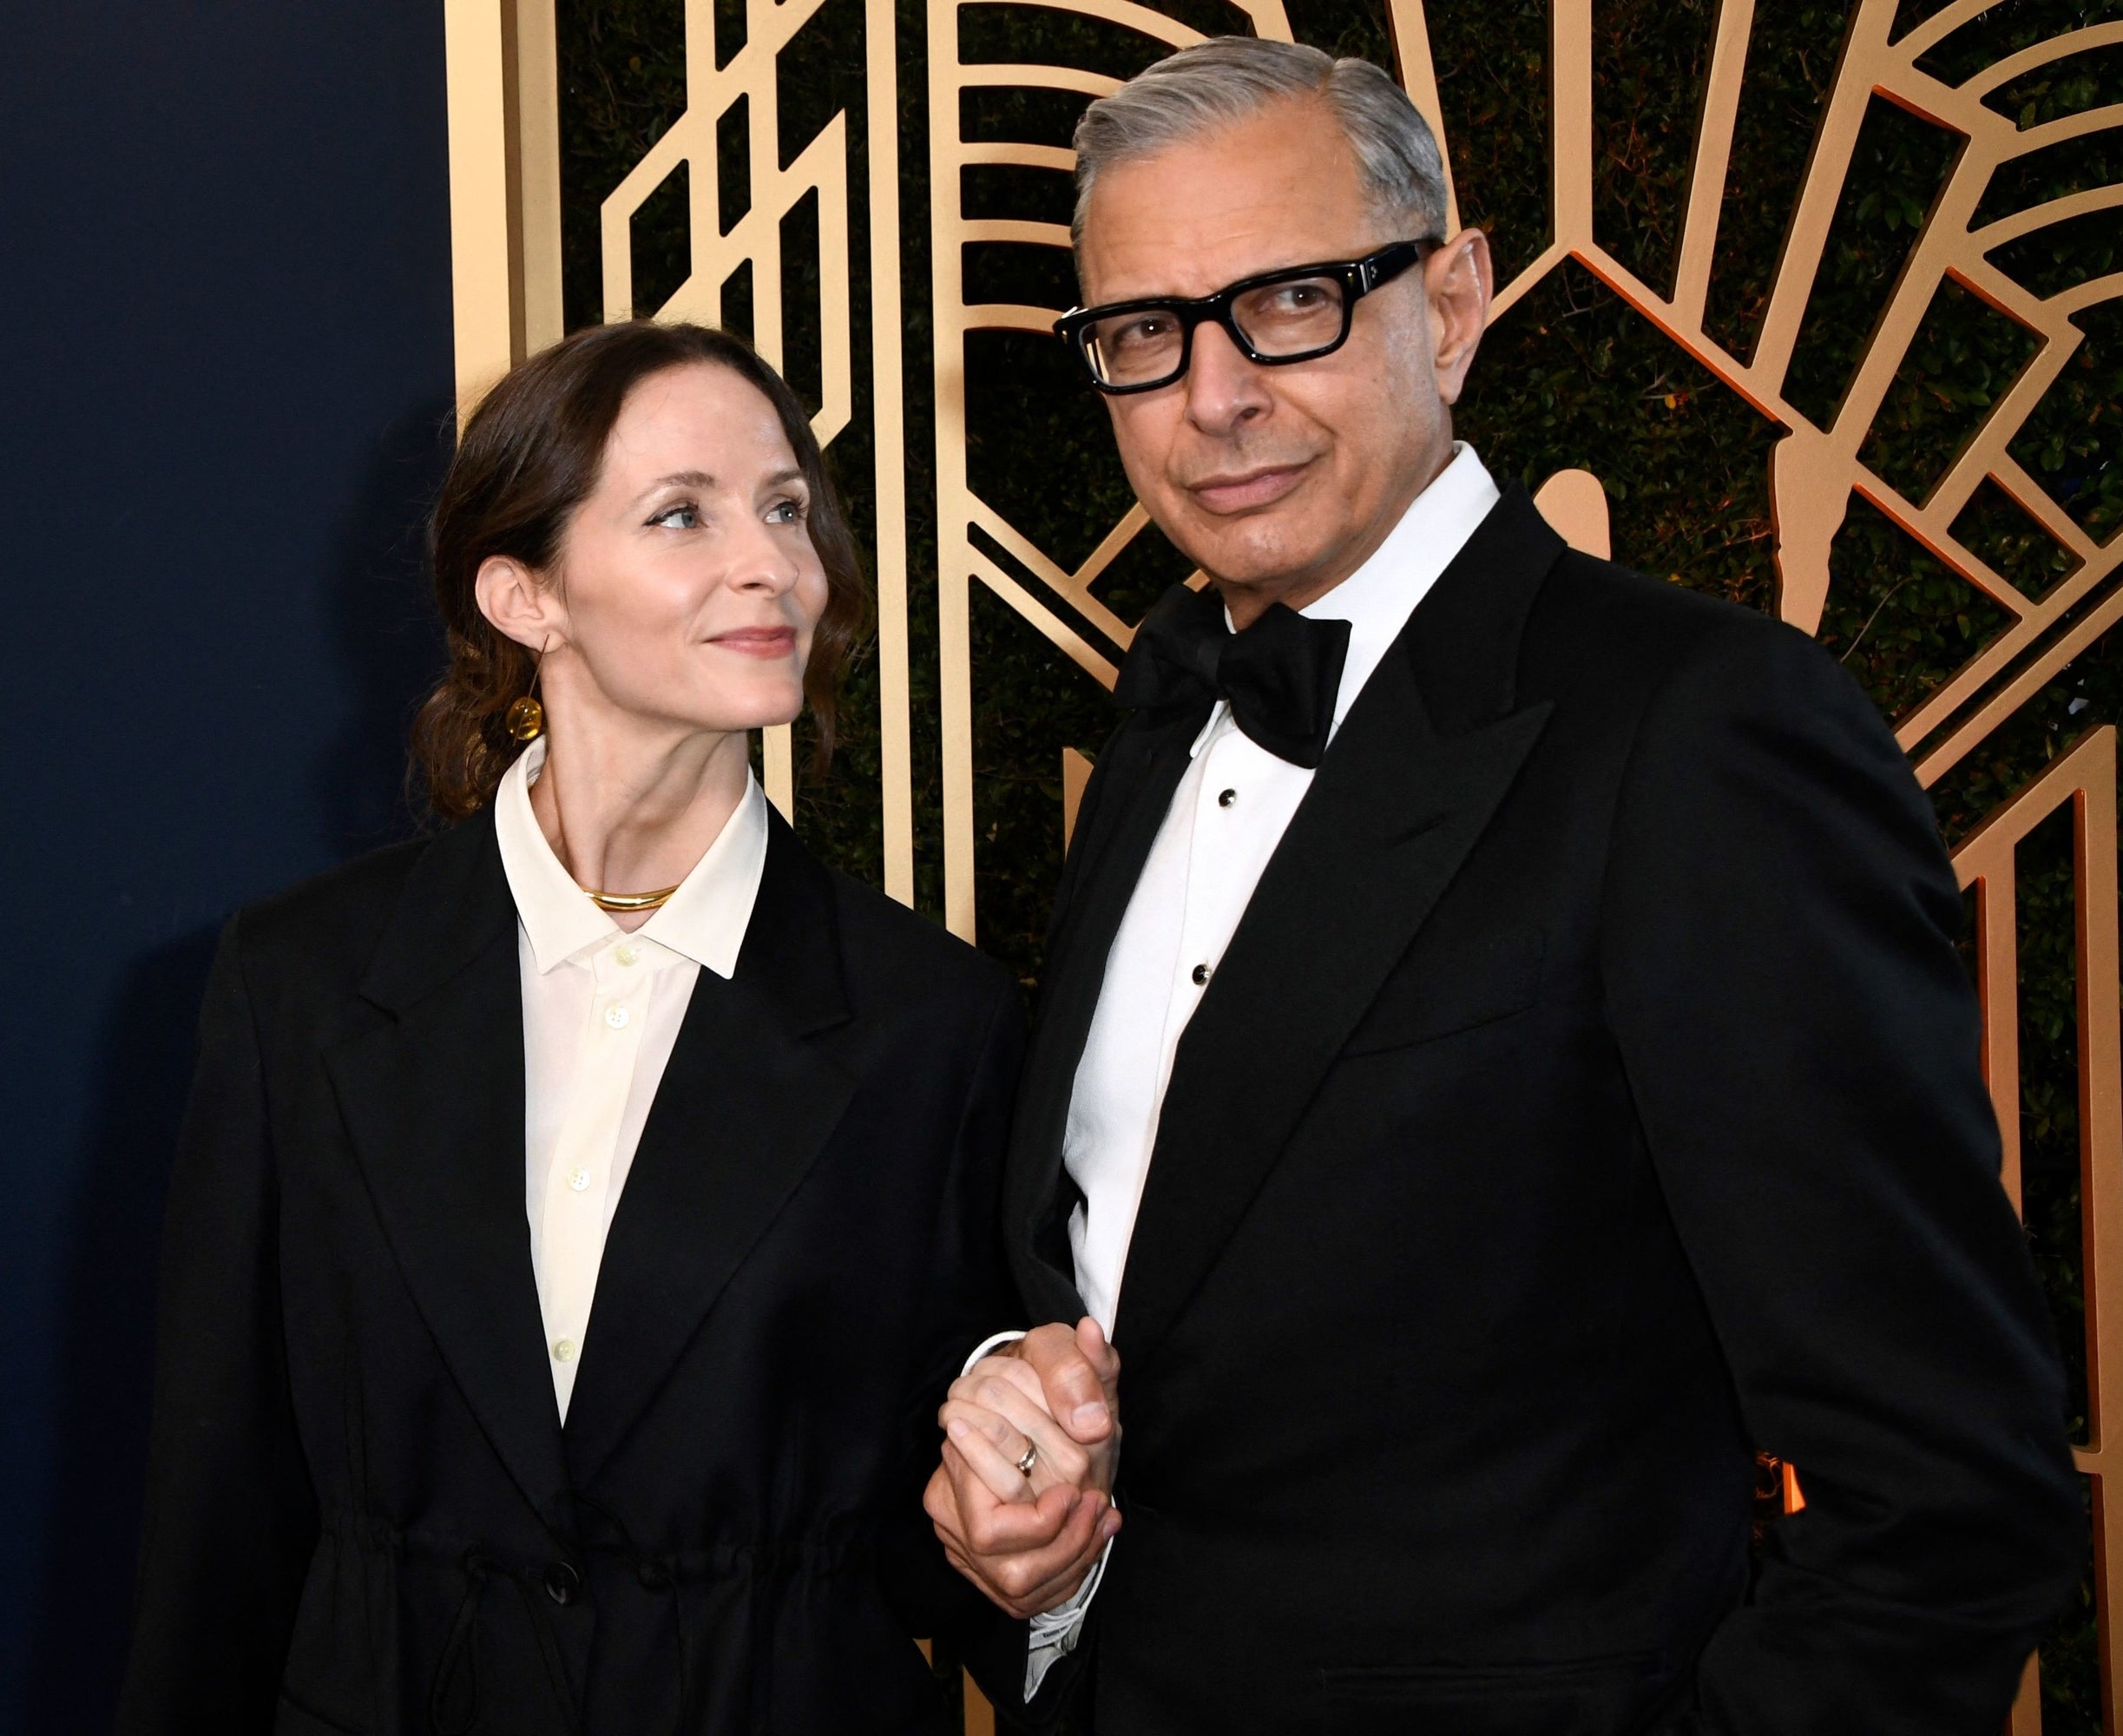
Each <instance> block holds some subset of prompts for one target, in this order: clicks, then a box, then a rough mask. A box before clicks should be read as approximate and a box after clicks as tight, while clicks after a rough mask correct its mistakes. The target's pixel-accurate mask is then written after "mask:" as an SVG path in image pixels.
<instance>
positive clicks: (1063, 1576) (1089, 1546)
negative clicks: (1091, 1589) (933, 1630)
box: [975, 1500, 1120, 1615]
mask: <svg viewBox="0 0 2123 1736" xmlns="http://www.w3.org/2000/svg"><path fill="white" fill-rule="evenodd" d="M1090 1506H1091V1503H1090V1502H1089V1501H1088V1500H1087V1501H1086V1502H1085V1503H1084V1506H1083V1507H1082V1508H1081V1509H1078V1511H1077V1512H1076V1513H1075V1514H1073V1515H1072V1516H1070V1518H1069V1521H1068V1524H1067V1525H1065V1526H1064V1527H1063V1528H1062V1535H1060V1536H1059V1537H1057V1538H1056V1539H1055V1542H1054V1543H1053V1544H1052V1545H1051V1546H1050V1547H1049V1548H1047V1549H1038V1550H1029V1551H1025V1552H1022V1553H1021V1554H1018V1555H1010V1556H1005V1557H999V1558H997V1557H989V1558H980V1557H976V1563H975V1564H976V1568H978V1570H979V1571H978V1575H977V1578H978V1580H979V1581H981V1582H983V1583H992V1585H993V1586H994V1588H995V1590H996V1591H997V1592H1000V1593H1001V1596H1000V1598H998V1599H997V1600H996V1601H1001V1602H1002V1603H1003V1604H1004V1605H1005V1607H1006V1608H1010V1609H1011V1611H1012V1613H1013V1614H1018V1615H1030V1614H1035V1613H1037V1612H1038V1611H1040V1610H1042V1609H1051V1608H1054V1607H1055V1605H1056V1604H1058V1603H1061V1602H1062V1601H1065V1600H1067V1599H1068V1598H1069V1597H1070V1596H1072V1595H1075V1591H1076V1589H1077V1588H1078V1587H1080V1586H1081V1584H1082V1583H1083V1579H1084V1575H1086V1574H1088V1572H1089V1571H1090V1570H1091V1568H1092V1566H1093V1564H1094V1563H1095V1562H1097V1560H1098V1558H1099V1555H1100V1554H1101V1552H1102V1551H1103V1550H1104V1549H1105V1548H1106V1545H1107V1543H1108V1542H1109V1541H1110V1540H1111V1539H1112V1537H1113V1535H1114V1532H1116V1531H1117V1530H1118V1529H1120V1515H1119V1514H1118V1513H1115V1512H1114V1511H1112V1510H1111V1509H1108V1510H1107V1511H1106V1512H1104V1513H1103V1514H1101V1516H1099V1517H1098V1518H1097V1519H1092V1518H1090V1517H1088V1511H1089V1509H1090ZM990 1595H994V1594H993V1593H991V1594H990Z"/></svg>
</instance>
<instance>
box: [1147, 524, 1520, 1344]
mask: <svg viewBox="0 0 2123 1736" xmlns="http://www.w3.org/2000/svg"><path fill="white" fill-rule="evenodd" d="M1561 551H1562V543H1561V541H1560V539H1558V538H1556V537H1555V536H1554V533H1553V532H1550V531H1548V529H1547V527H1546V526H1545V525H1544V524H1542V523H1540V521H1539V519H1538V516H1537V514H1535V510H1534V509H1533V507H1532V505H1531V503H1530V502H1529V501H1528V500H1527V499H1526V497H1525V495H1524V492H1523V490H1518V489H1514V490H1511V491H1510V492H1509V493H1508V494H1507V495H1506V496H1505V497H1504V498H1503V500H1502V502H1500V503H1499V504H1498V506H1497V507H1496V508H1495V510H1493V511H1492V512H1491V514H1490V516H1489V518H1488V519H1487V520H1485V521H1484V522H1483V523H1482V527H1481V528H1480V529H1478V530H1477V531H1476V535H1475V536H1474V537H1473V538H1471V539H1470V540H1469V542H1468V545H1467V547H1466V548H1465V549H1463V550H1462V552H1461V555H1460V556H1459V557H1458V558H1457V559H1456V561H1454V562H1453V563H1452V565H1451V566H1450V567H1449V568H1448V569H1447V570H1446V572H1445V573H1444V575H1442V576H1441V577H1440V578H1439V580H1438V582H1437V584H1436V587H1435V588H1434V589H1433V590H1432V592H1431V594H1430V596H1429V597H1426V598H1425V599H1424V601H1423V603H1422V604H1421V605H1420V606H1419V607H1418V608H1416V612H1415V614H1414V615H1413V616H1412V617H1411V618H1410V622H1409V625H1408V628H1406V629H1405V630H1404V631H1403V635H1402V636H1401V638H1400V640H1399V641H1397V642H1396V644H1395V646H1394V648H1393V650H1392V651H1391V652H1390V653H1389V654H1388V655H1387V657H1386V659H1385V661H1384V662H1383V663H1382V664H1381V665H1380V666H1379V667H1378V669H1377V672H1376V673H1375V674H1373V675H1372V677H1371V679H1370V681H1369V682H1368V683H1366V685H1365V687H1364V693H1363V694H1362V696H1361V698H1360V699H1359V700H1357V704H1356V706H1355V707H1353V708H1352V709H1351V713H1350V714H1349V717H1348V719H1347V720H1345V722H1344V725H1343V727H1342V729H1341V731H1340V733H1339V734H1338V736H1337V738H1336V740H1335V742H1334V745H1333V746H1332V747H1331V749H1330V751H1329V753H1328V754H1327V756H1326V758H1325V759H1324V761H1323V762H1322V763H1321V766H1320V768H1319V772H1318V775H1317V777H1316V778H1315V779H1313V783H1312V787H1311V790H1310V791H1309V792H1307V793H1306V796H1305V801H1304V803H1303V804H1302V805H1301V806H1299V808H1298V812H1297V814H1296V816H1295V817H1294V818H1293V819H1292V821H1291V825H1290V828H1289V830H1288V831H1287V832H1285V834H1284V836H1283V839H1282V842H1281V844H1280V845H1279V846H1278V848H1277V850H1276V852H1275V854H1274V855H1273V857H1272V858H1271V859H1270V861H1269V864H1268V867H1267V870H1266V871H1265V873H1264V874H1263V875H1262V877H1261V879H1260V884H1259V886H1258V887H1257V888H1256V889H1255V891H1254V893H1253V896H1252V900H1251V901H1250V903H1249V904H1247V906H1246V915H1245V917H1243V919H1242V920H1241V921H1240V923H1239V928H1238V930H1237V932H1236V933H1235V934H1234V935H1233V936H1232V943H1231V945H1230V947H1229V948H1228V949H1227V950H1226V953H1225V956H1224V958H1223V960H1222V962H1221V963H1220V964H1219V967H1218V970H1217V973H1216V976H1215V977H1214V979H1213V981H1212V983H1210V986H1209V988H1208V989H1207V990H1206V992H1205V993H1204V994H1203V996H1202V999H1201V1003H1200V1006H1199V1007H1198V1008H1197V1009H1196V1010H1195V1013H1194V1016H1193V1019H1192V1020H1191V1021H1190V1022H1189V1023H1188V1026H1187V1029H1186V1035H1185V1036H1184V1037H1183V1038H1182V1039H1181V1041H1180V1047H1179V1049H1178V1052H1177V1053H1176V1055H1174V1057H1173V1071H1172V1078H1171V1082H1170V1083H1169V1084H1168V1085H1167V1088H1166V1093H1165V1098H1164V1103H1163V1108H1162V1110H1161V1112H1160V1120H1159V1129H1158V1135H1157V1141H1156V1144H1155V1147H1154V1154H1153V1156H1152V1159H1151V1163H1150V1172H1149V1176H1148V1180H1147V1183H1146V1185H1145V1187H1144V1191H1143V1197H1142V1204H1141V1207H1140V1211H1139V1213H1138V1215H1137V1217H1136V1220H1135V1229H1134V1237H1133V1240H1131V1242H1130V1245H1129V1248H1128V1256H1127V1269H1126V1272H1125V1275H1124V1278H1123V1281H1122V1286H1121V1300H1120V1305H1119V1316H1118V1318H1117V1319H1116V1320H1115V1322H1114V1343H1115V1345H1117V1346H1119V1347H1120V1348H1121V1351H1122V1353H1123V1355H1124V1356H1126V1357H1127V1358H1128V1359H1129V1361H1130V1363H1131V1364H1133V1365H1134V1367H1136V1368H1137V1369H1138V1370H1140V1367H1141V1366H1142V1364H1143V1361H1144V1359H1145V1358H1147V1356H1149V1355H1151V1354H1154V1351H1155V1350H1156V1348H1157V1345H1158V1344H1159V1342H1160V1340H1161V1339H1162V1338H1163V1337H1164V1335H1165V1333H1166V1332H1167V1330H1168V1329H1169V1327H1170V1326H1171V1325H1172V1323H1173V1320H1174V1319H1175V1318H1177V1317H1178V1315H1179V1314H1180V1312H1181V1311H1182V1310H1183V1309H1184V1308H1185V1307H1186V1305H1187V1303H1188V1301H1189V1300H1190V1299H1192V1298H1193V1294H1194V1292H1195V1291H1196V1290H1197V1289H1198V1288H1199V1287H1200V1284H1201V1281H1202V1279H1204V1278H1205V1277H1206V1275H1207V1273H1208V1271H1209V1269H1210V1267H1211V1266H1213V1264H1214V1263H1215V1260H1216V1259H1217V1256H1218V1254H1219V1253H1220V1252H1221V1251H1222V1248H1223V1246H1224V1245H1225V1243H1226V1241H1227V1240H1229V1239H1230V1237H1231V1235H1232V1232H1233V1231H1234V1230H1235V1229H1236V1228H1237V1227H1238V1225H1239V1220H1241V1219H1242V1218H1243V1217H1244V1216H1245V1214H1246V1211H1247V1210H1248V1208H1249V1207H1251V1205H1252V1201H1253V1199H1254V1197H1255V1196H1256V1195H1257V1194H1258V1193H1259V1190H1260V1187H1261V1185H1262V1183H1263V1182H1264V1181H1265V1180H1266V1179H1267V1176H1268V1174H1269V1173H1270V1171H1271V1170H1272V1168H1273V1167H1274V1165H1275V1163H1276V1161H1277V1160H1278V1158H1279V1157H1280V1155H1281V1154H1282V1152H1283V1149H1284V1147H1285V1145H1286V1144H1287V1143H1288V1141H1289V1140H1290V1137H1291V1134H1292V1132H1293V1131H1294V1130H1295V1129H1296V1127H1297V1125H1298V1121H1299V1119H1300V1118H1301V1117H1302V1115H1304V1113H1305V1108H1306V1106H1307V1104H1308V1103H1309V1102H1310V1101H1311V1098H1312V1095H1313V1094H1314V1093H1315V1092H1316V1091H1317V1089H1318V1086H1319V1083H1320V1081H1321V1079H1322V1078H1323V1077H1324V1075H1325V1074H1326V1072H1327V1070H1328V1069H1329V1068H1331V1066H1332V1065H1333V1063H1334V1060H1335V1057H1336V1056H1337V1055H1338V1054H1339V1052H1340V1050H1341V1049H1342V1046H1343V1044H1344V1042H1346V1041H1347V1040H1348V1037H1349V1035H1350V1033H1351V1031H1352V1030H1353V1029H1355V1027H1356V1025H1357V1023H1358V1021H1360V1020H1361V1019H1362V1017H1363V1016H1364V1011H1365V1009H1367V1008H1368V1007H1369V1006H1370V1003H1371V1001H1372V1000H1373V999H1374V998H1375V997H1376V996H1377V993H1378V990H1379V989H1380V988H1381V986H1382V985H1383V984H1384V981H1385V979H1386V976H1388V974H1389V973H1390V971H1391V970H1393V968H1394V966H1395V965H1396V964H1397V963H1398V962H1399V960H1400V958H1401V957H1402V955H1403V953H1404V952H1405V951H1406V950H1407V949H1408V946H1409V944H1410V942H1411V941H1412V940H1413V939H1414V938H1415V936H1416V932H1417V931H1418V930H1420V929H1421V927H1422V926H1423V923H1424V921H1425V920H1427V919H1428V917H1430V912H1431V911H1433V910H1434V909H1435V908H1436V904H1437V901H1438V899H1439V898H1440V897H1441V896H1442V895H1443V892H1444V891H1445V888H1446V887H1447V885H1448V884H1450V882H1451V880H1452V878H1453V877H1454V875H1455V874H1456V872H1457V871H1458V870H1459V868H1460V865H1461V864H1462V862H1463V861H1464V860H1465V859H1466V858H1467V855H1468V852H1469V851H1471V850H1472V849H1473V848H1474V845H1475V844H1476V840H1477V839H1478V838H1480V837H1481V836H1482V832H1483V831H1484V830H1485V829H1486V828H1487V826H1488V825H1489V821H1490V819H1491V818H1492V816H1493V815H1494V814H1495V812H1496V809H1497V807H1498V806H1499V805H1500V804H1501V803H1502V800H1503V798H1504V795H1505V793H1506V792H1507V791H1508V789H1509V788H1510V786H1511V784H1512V782H1513V780H1514V779H1515V778H1516V776H1517V774H1518V771H1519V768H1520V766H1522V764H1523V763H1524V761H1525V759H1526V756H1527V755H1528V753H1530V752H1531V751H1532V748H1533V746H1534V743H1535V740H1537V739H1538V738H1539V736H1540V734H1541V729H1542V727H1543V726H1544V725H1545V724H1546V722H1547V720H1548V713H1549V710H1550V709H1551V707H1550V706H1549V705H1548V703H1546V702H1543V703H1541V704H1539V705H1535V706H1531V707H1526V708H1523V709H1515V708H1514V700H1513V695H1512V687H1513V680H1514V674H1515V667H1516V661H1517V651H1518V642H1519V637H1520V634H1521V631H1522V628H1523V625H1524V621H1525V615H1526V613H1527V611H1528V609H1529V608H1530V607H1531V605H1532V602H1533V598H1534V596H1535V593H1536V592H1537V591H1538V589H1539V586H1540V582H1541V579H1542V578H1544V577H1545V576H1546V575H1547V573H1548V569H1549V567H1550V566H1552V565H1553V563H1554V559H1555V557H1556V556H1558V555H1560V554H1561Z"/></svg>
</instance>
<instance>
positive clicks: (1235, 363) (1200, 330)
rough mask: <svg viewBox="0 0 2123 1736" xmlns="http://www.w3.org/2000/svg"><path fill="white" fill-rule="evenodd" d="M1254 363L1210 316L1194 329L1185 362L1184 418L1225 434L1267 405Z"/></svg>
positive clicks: (1261, 381)
mask: <svg viewBox="0 0 2123 1736" xmlns="http://www.w3.org/2000/svg"><path fill="white" fill-rule="evenodd" d="M1261 373H1262V369H1261V366H1260V364H1259V363H1258V362H1253V361H1249V360H1247V358H1246V353H1245V352H1244V351H1242V350H1240V349H1239V346H1238V345H1236V344H1234V343H1233V342H1232V339H1231V333H1230V332H1226V330H1225V329H1224V328H1223V327H1222V326H1221V325H1218V324H1217V323H1216V322H1215V321H1214V320H1213V319H1205V320H1203V321H1202V323H1201V324H1200V325H1197V326H1196V327H1195V328H1194V344H1193V355H1192V356H1191V357H1190V358H1188V361H1187V365H1186V411H1187V415H1188V417H1189V418H1191V419H1192V420H1193V422H1194V423H1195V424H1198V425H1199V426H1200V427H1201V428H1203V429H1204V430H1206V431H1208V432H1211V433H1225V432H1227V431H1230V430H1231V429H1233V428H1236V427H1237V426H1239V424H1241V423H1243V422H1246V421H1248V420H1250V419H1251V418H1252V417H1254V416H1257V415H1263V414H1265V412H1266V411H1267V408H1268V393H1267V383H1266V381H1265V380H1264V379H1263V378H1261Z"/></svg>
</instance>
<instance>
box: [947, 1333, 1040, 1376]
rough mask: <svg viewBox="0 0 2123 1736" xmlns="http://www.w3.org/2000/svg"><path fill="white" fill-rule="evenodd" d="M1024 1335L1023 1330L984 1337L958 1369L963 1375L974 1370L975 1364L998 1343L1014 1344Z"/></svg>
mask: <svg viewBox="0 0 2123 1736" xmlns="http://www.w3.org/2000/svg"><path fill="white" fill-rule="evenodd" d="M1022 1337H1024V1334H1023V1333H1022V1332H997V1333H996V1335H995V1336H994V1337H993V1338H983V1339H982V1340H981V1341H980V1344H979V1345H978V1346H977V1347H976V1349H975V1351H974V1352H973V1354H972V1355H971V1356H969V1357H968V1358H966V1365H965V1366H964V1367H963V1368H962V1369H960V1370H959V1371H958V1372H959V1374H960V1375H961V1376H964V1375H969V1374H970V1373H972V1372H973V1364H975V1363H976V1362H978V1361H979V1360H980V1359H981V1358H983V1357H984V1356H986V1355H987V1354H988V1353H989V1351H992V1350H994V1349H995V1347H996V1345H1014V1344H1015V1343H1016V1342H1017V1340H1018V1339H1020V1338H1022Z"/></svg>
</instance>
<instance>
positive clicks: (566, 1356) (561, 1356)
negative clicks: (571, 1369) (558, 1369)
mask: <svg viewBox="0 0 2123 1736" xmlns="http://www.w3.org/2000/svg"><path fill="white" fill-rule="evenodd" d="M576 1348H577V1346H576V1345H575V1340H574V1339H573V1338H555V1339H554V1341H553V1360H554V1361H555V1362H573V1361H574V1360H575V1350H576Z"/></svg>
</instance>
